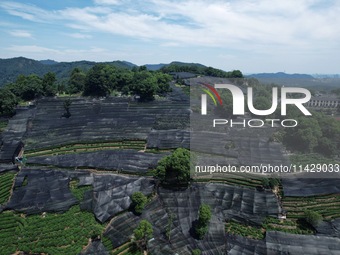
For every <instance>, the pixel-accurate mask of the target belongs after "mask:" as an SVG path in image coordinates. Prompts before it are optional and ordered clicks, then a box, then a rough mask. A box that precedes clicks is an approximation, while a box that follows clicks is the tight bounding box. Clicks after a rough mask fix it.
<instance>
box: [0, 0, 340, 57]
mask: <svg viewBox="0 0 340 255" xmlns="http://www.w3.org/2000/svg"><path fill="white" fill-rule="evenodd" d="M325 2H327V3H325ZM0 8H2V9H4V10H5V11H7V12H8V13H9V14H11V15H15V16H19V17H21V18H23V19H25V20H30V21H34V22H45V23H53V24H55V23H57V22H58V24H59V25H60V26H65V27H67V28H68V29H70V28H72V29H74V30H75V32H74V33H71V34H68V35H69V36H71V37H73V38H77V39H89V38H91V36H90V35H89V34H91V33H96V36H93V37H92V40H91V43H94V42H95V40H97V38H100V34H99V33H106V34H109V35H110V34H111V35H114V39H116V38H120V37H119V36H124V37H130V38H133V39H137V40H140V41H137V42H141V43H144V44H148V43H151V44H155V45H160V46H163V48H164V47H168V48H171V47H173V48H175V47H174V46H181V48H183V47H190V48H193V47H195V46H198V47H201V48H203V49H208V48H209V49H214V50H218V51H219V54H222V55H233V56H236V55H237V53H234V52H242V53H243V56H245V55H247V54H248V56H249V57H248V58H249V59H255V58H259V56H265V57H267V58H270V57H271V56H274V55H275V56H276V58H277V59H280V58H287V59H289V61H290V62H291V61H293V60H294V59H296V58H299V56H300V57H301V58H300V60H302V59H304V57H305V56H307V55H308V56H309V57H308V61H310V59H312V57H311V56H315V57H316V58H317V55H318V56H319V55H322V56H328V57H330V58H334V52H339V45H338V42H339V41H340V33H339V32H338V31H339V27H340V15H339V13H340V1H332V0H329V1H324V0H299V1H295V0H285V1H282V0H261V1H258V0H237V1H236V0H230V1H227V0H211V1H205V0H146V1H129V0H93V5H92V6H87V7H84V8H62V9H59V10H52V11H51V10H45V9H42V8H39V7H37V6H34V5H28V4H22V3H18V2H8V1H5V2H2V3H0ZM120 40H122V39H121V38H120ZM178 48H180V47H178ZM336 54H338V53H336ZM226 59H227V57H226ZM306 59H307V58H306ZM243 61H245V60H243ZM277 61H279V60H277ZM287 61H288V60H287ZM334 61H335V60H334ZM334 61H333V62H334ZM330 62H332V61H330ZM301 63H303V62H301Z"/></svg>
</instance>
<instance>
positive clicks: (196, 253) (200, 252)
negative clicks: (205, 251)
mask: <svg viewBox="0 0 340 255" xmlns="http://www.w3.org/2000/svg"><path fill="white" fill-rule="evenodd" d="M191 254H192V255H201V254H202V251H201V250H200V249H195V250H193V251H192V252H191Z"/></svg>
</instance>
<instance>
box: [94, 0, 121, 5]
mask: <svg viewBox="0 0 340 255" xmlns="http://www.w3.org/2000/svg"><path fill="white" fill-rule="evenodd" d="M94 3H96V4H99V5H116V4H119V3H120V0H94Z"/></svg>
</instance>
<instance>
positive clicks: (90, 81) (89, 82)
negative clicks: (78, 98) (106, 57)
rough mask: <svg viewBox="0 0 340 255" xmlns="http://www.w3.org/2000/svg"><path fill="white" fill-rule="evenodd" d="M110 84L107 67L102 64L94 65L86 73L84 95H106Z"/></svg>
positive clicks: (108, 92)
mask: <svg viewBox="0 0 340 255" xmlns="http://www.w3.org/2000/svg"><path fill="white" fill-rule="evenodd" d="M111 85H112V84H110V75H109V72H108V68H107V67H106V66H105V65H103V64H98V65H95V66H94V67H92V68H91V69H90V70H89V71H88V73H87V75H86V80H85V87H84V96H96V97H104V96H107V95H109V94H110V87H111Z"/></svg>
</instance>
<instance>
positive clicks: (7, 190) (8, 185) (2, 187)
mask: <svg viewBox="0 0 340 255" xmlns="http://www.w3.org/2000/svg"><path fill="white" fill-rule="evenodd" d="M14 177H15V173H4V174H1V175H0V204H4V203H6V202H7V201H8V199H9V196H10V194H11V189H12V186H13V181H14Z"/></svg>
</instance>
